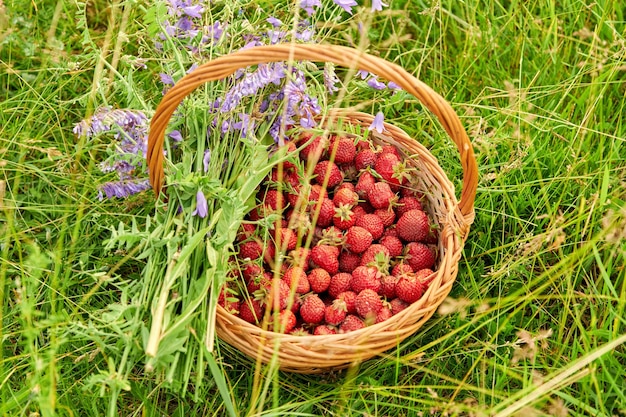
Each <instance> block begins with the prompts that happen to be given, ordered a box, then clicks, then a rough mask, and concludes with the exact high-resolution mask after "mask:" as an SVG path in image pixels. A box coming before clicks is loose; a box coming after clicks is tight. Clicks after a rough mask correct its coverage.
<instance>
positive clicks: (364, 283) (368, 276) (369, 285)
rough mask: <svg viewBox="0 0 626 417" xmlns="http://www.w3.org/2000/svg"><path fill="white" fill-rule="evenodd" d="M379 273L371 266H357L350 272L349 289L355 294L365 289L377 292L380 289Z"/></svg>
mask: <svg viewBox="0 0 626 417" xmlns="http://www.w3.org/2000/svg"><path fill="white" fill-rule="evenodd" d="M380 276H381V275H380V272H378V269H376V268H374V267H371V266H359V267H357V268H356V269H355V270H354V271H353V272H352V281H350V288H351V289H352V291H354V292H355V293H357V294H358V293H360V292H361V291H363V290H365V289H370V290H374V291H376V292H378V290H379V289H380V285H381V284H380Z"/></svg>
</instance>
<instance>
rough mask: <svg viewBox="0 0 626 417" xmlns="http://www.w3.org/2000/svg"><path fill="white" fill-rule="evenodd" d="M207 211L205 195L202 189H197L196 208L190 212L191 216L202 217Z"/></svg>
mask: <svg viewBox="0 0 626 417" xmlns="http://www.w3.org/2000/svg"><path fill="white" fill-rule="evenodd" d="M208 211H209V207H208V205H207V201H206V197H205V196H204V193H203V192H202V190H198V192H197V193H196V209H195V210H194V211H193V212H192V213H191V215H192V216H199V217H200V218H202V219H204V218H205V217H206V216H207V214H208Z"/></svg>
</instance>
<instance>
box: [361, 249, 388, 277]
mask: <svg viewBox="0 0 626 417" xmlns="http://www.w3.org/2000/svg"><path fill="white" fill-rule="evenodd" d="M389 258H390V255H389V249H387V248H386V247H385V246H383V245H380V244H377V243H376V244H373V245H372V246H370V247H369V248H367V250H366V251H365V252H363V255H361V265H366V266H373V267H375V268H376V269H378V270H379V271H381V272H385V273H386V271H388V270H389Z"/></svg>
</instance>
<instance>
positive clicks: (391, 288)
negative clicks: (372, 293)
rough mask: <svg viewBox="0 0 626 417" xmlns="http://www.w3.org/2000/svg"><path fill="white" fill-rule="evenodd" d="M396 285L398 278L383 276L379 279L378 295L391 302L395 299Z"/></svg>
mask: <svg viewBox="0 0 626 417" xmlns="http://www.w3.org/2000/svg"><path fill="white" fill-rule="evenodd" d="M397 283H398V277H394V276H393V275H384V276H383V277H382V278H381V279H380V284H381V286H380V291H379V293H380V295H382V296H383V297H385V298H387V299H388V300H391V299H392V298H395V297H396V284H397Z"/></svg>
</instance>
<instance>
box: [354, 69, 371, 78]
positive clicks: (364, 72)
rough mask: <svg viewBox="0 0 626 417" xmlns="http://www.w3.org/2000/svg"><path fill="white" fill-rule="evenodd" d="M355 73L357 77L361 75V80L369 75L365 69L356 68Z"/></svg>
mask: <svg viewBox="0 0 626 417" xmlns="http://www.w3.org/2000/svg"><path fill="white" fill-rule="evenodd" d="M356 75H357V76H358V77H361V79H362V80H364V79H366V78H367V77H368V76H369V75H370V73H369V72H367V71H365V70H358V71H357V73H356Z"/></svg>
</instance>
